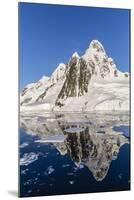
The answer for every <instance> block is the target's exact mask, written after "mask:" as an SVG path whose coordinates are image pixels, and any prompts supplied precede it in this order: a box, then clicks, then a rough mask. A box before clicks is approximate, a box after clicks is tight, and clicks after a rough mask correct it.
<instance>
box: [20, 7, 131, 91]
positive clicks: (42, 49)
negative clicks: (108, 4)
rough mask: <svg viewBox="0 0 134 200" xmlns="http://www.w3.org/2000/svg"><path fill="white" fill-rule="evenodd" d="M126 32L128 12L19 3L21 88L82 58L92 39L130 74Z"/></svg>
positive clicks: (127, 34) (120, 67)
mask: <svg viewBox="0 0 134 200" xmlns="http://www.w3.org/2000/svg"><path fill="white" fill-rule="evenodd" d="M129 28H130V27H129V10H123V9H103V8H88V7H77V6H56V5H46V4H34V3H33V4H32V3H19V39H20V42H19V66H20V88H21V89H22V88H23V87H24V86H25V85H26V84H28V83H31V82H36V81H38V80H39V79H40V78H41V77H42V76H43V75H47V76H49V75H51V73H52V72H53V70H54V69H55V68H56V66H57V65H58V64H59V63H60V62H63V63H67V62H68V60H69V59H70V56H71V55H72V54H73V52H75V51H77V52H78V53H79V54H80V55H82V54H83V53H84V52H85V50H86V49H87V48H88V46H89V43H90V42H91V40H93V39H97V40H99V41H100V42H101V43H102V44H103V45H104V47H105V49H106V51H107V53H108V56H110V57H112V58H114V60H115V62H116V64H117V66H118V68H119V69H120V70H122V71H129V39H130V38H129Z"/></svg>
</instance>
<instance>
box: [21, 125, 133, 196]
mask: <svg viewBox="0 0 134 200" xmlns="http://www.w3.org/2000/svg"><path fill="white" fill-rule="evenodd" d="M114 130H115V131H117V132H123V133H124V137H125V133H126V132H127V137H128V130H129V129H128V126H122V127H116V126H115V127H114ZM102 132H103V131H102ZM102 134H103V133H102ZM67 137H68V139H67V141H68V142H69V143H68V144H69V145H70V146H69V149H68V152H67V153H66V154H61V153H60V151H59V150H58V149H57V147H56V146H55V145H54V143H36V142H35V141H36V140H38V139H40V137H39V136H32V135H30V134H27V133H26V131H25V130H24V129H23V128H21V129H20V147H21V148H20V160H21V161H22V163H21V165H20V196H21V197H28V196H41V195H56V194H74V193H89V192H105V191H106V192H107V191H121V190H129V189H130V145H129V143H125V144H124V145H122V146H121V147H120V148H119V152H118V155H116V159H113V160H112V161H111V163H110V164H109V169H108V172H107V173H106V176H105V177H104V178H103V179H102V180H101V181H98V180H96V179H95V176H94V175H93V172H92V171H90V170H89V169H88V167H87V166H86V165H85V164H84V163H85V162H86V158H87V157H88V155H87V152H88V151H86V152H83V155H84V156H83V158H82V159H83V160H82V161H81V163H80V164H79V165H76V163H75V162H74V161H76V160H77V159H78V157H77V155H79V154H77V153H76V154H74V151H75V150H74V151H73V146H75V145H76V144H75V143H76V141H75V137H74V135H72V136H71V137H70V135H67ZM80 141H81V144H82V145H87V143H88V139H85V140H82V138H81V139H80ZM83 141H84V142H83ZM74 144H75V145H74ZM91 144H92V143H90V144H89V146H88V149H89V148H90V147H91ZM71 145H72V146H71ZM113 145H114V143H113V144H112V145H111V146H110V147H111V148H112V147H113ZM76 147H77V145H76ZM110 147H109V148H110ZM70 148H71V150H70ZM83 148H84V149H85V147H84V146H83ZM77 151H78V150H77ZM90 151H92V149H91V150H90ZM107 151H108V150H107ZM31 153H32V154H31ZM24 155H26V156H27V155H32V156H33V157H32V158H33V160H32V161H31V159H29V163H28V159H26V162H25V163H23V160H22V158H23V157H25V156H24ZM108 155H109V156H110V155H111V154H108ZM90 157H91V156H90ZM108 159H109V158H108ZM91 162H93V161H91ZM98 162H101V160H100V161H98Z"/></svg>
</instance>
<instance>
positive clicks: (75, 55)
mask: <svg viewBox="0 0 134 200" xmlns="http://www.w3.org/2000/svg"><path fill="white" fill-rule="evenodd" d="M74 57H76V58H80V56H79V54H78V53H77V52H74V53H73V55H72V58H74Z"/></svg>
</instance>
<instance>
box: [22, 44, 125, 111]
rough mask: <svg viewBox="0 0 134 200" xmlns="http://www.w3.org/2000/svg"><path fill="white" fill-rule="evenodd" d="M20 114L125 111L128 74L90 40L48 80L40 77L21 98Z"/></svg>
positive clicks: (26, 89)
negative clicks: (23, 112) (81, 53)
mask: <svg viewBox="0 0 134 200" xmlns="http://www.w3.org/2000/svg"><path fill="white" fill-rule="evenodd" d="M20 104H21V106H20V110H21V111H84V112H86V111H92V112H93V111H109V110H110V111H118V110H119V111H128V110H129V73H128V72H125V73H123V72H120V71H119V70H118V69H117V67H116V64H115V63H114V60H113V59H112V58H109V57H108V55H107V54H106V51H105V49H104V47H103V46H102V44H101V43H100V42H99V41H97V40H93V41H92V42H91V43H90V45H89V47H88V49H87V50H86V51H85V53H84V55H82V56H79V55H78V53H77V52H75V53H74V54H73V55H72V57H71V58H70V60H69V62H68V63H67V64H63V63H60V64H59V65H58V67H57V68H56V69H55V71H54V72H53V73H52V75H51V77H46V76H43V77H42V79H40V80H39V81H38V82H37V83H32V84H29V85H27V86H26V87H25V88H24V89H23V91H22V92H21V94H20Z"/></svg>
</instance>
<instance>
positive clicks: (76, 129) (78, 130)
mask: <svg viewBox="0 0 134 200" xmlns="http://www.w3.org/2000/svg"><path fill="white" fill-rule="evenodd" d="M84 130H85V129H84V128H67V129H65V130H64V131H65V132H67V133H76V132H82V131H84Z"/></svg>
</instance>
